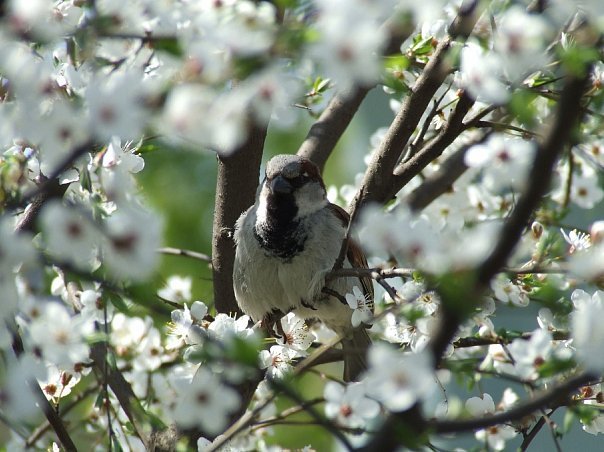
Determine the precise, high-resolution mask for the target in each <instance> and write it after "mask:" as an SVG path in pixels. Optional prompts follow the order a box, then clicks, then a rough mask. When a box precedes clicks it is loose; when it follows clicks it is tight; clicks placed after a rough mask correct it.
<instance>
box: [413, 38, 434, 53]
mask: <svg viewBox="0 0 604 452" xmlns="http://www.w3.org/2000/svg"><path fill="white" fill-rule="evenodd" d="M416 38H419V39H417V40H416V41H415V40H414V41H415V42H414V44H413V45H412V46H411V49H410V51H411V52H412V53H413V54H414V55H427V54H429V53H432V50H433V49H434V46H433V45H432V43H433V38H432V36H428V37H425V38H423V37H422V36H421V35H417V36H416Z"/></svg>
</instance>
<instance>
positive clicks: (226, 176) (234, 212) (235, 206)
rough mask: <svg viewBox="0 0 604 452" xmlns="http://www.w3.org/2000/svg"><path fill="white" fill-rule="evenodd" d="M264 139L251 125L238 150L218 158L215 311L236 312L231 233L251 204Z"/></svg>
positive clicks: (262, 131) (213, 264) (214, 247)
mask: <svg viewBox="0 0 604 452" xmlns="http://www.w3.org/2000/svg"><path fill="white" fill-rule="evenodd" d="M265 137H266V127H260V126H254V127H252V128H251V130H250V131H249V135H248V139H247V141H246V142H245V143H244V144H243V145H242V146H241V147H240V148H239V149H237V150H236V151H235V152H233V154H231V155H229V156H219V157H218V180H217V181H216V200H215V204H214V230H213V233H212V235H213V237H212V266H213V279H214V303H215V307H216V310H217V311H218V312H223V313H234V312H239V308H238V306H237V301H236V300H235V294H234V292H233V262H234V260H235V244H234V242H233V231H234V228H235V222H236V221H237V219H238V218H239V216H240V215H241V213H242V212H243V211H244V210H245V209H247V208H248V207H250V206H251V205H252V204H253V203H254V197H255V193H256V188H257V187H258V174H259V171H260V162H261V160H262V150H263V147H264V139H265Z"/></svg>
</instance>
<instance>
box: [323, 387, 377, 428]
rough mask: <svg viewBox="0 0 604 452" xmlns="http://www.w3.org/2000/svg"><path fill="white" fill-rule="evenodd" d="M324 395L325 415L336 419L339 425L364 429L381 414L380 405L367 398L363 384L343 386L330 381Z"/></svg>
mask: <svg viewBox="0 0 604 452" xmlns="http://www.w3.org/2000/svg"><path fill="white" fill-rule="evenodd" d="M323 393H324V396H325V415H326V416H327V417H328V418H330V419H334V420H335V421H336V422H337V424H338V425H341V426H344V427H350V428H362V427H365V425H366V422H367V420H371V419H372V418H374V417H376V416H377V415H378V413H379V412H380V406H379V404H378V403H377V402H376V401H375V400H372V399H370V398H368V397H367V396H366V389H365V386H364V385H363V384H362V383H352V384H349V385H346V386H342V385H340V384H338V383H335V382H333V381H329V382H327V384H326V385H325V389H324V391H323Z"/></svg>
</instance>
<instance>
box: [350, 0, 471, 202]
mask: <svg viewBox="0 0 604 452" xmlns="http://www.w3.org/2000/svg"><path fill="white" fill-rule="evenodd" d="M476 5H477V2H476V1H470V2H466V3H465V4H464V5H462V7H461V10H460V12H459V15H458V16H457V18H456V19H455V21H454V22H453V23H452V24H451V26H450V27H449V29H450V34H449V35H448V36H447V37H446V38H444V39H443V40H441V41H440V43H439V44H438V46H437V48H436V50H435V51H434V54H433V55H432V57H431V58H430V60H429V61H428V63H427V64H426V66H425V68H424V70H423V72H422V73H421V75H420V76H419V78H418V79H417V81H416V82H415V85H414V86H413V88H412V93H411V94H410V95H409V96H407V97H406V98H405V100H404V101H403V104H402V105H401V109H400V110H399V112H398V114H397V115H396V117H395V118H394V121H393V122H392V124H391V125H390V128H389V129H388V132H387V133H386V136H385V137H384V140H383V141H382V143H381V145H380V147H379V148H378V149H377V150H376V152H375V153H374V155H373V158H372V160H371V162H370V164H369V167H368V169H367V171H366V172H365V177H364V179H363V182H362V185H361V187H362V190H363V195H362V196H360V195H359V196H357V197H355V200H354V201H353V205H352V206H351V209H350V210H351V211H354V210H356V209H357V208H359V207H361V206H363V205H366V204H367V203H369V202H378V203H384V202H387V201H388V200H389V199H390V198H391V197H392V196H393V194H394V193H396V191H393V174H394V170H395V167H396V165H397V163H398V161H399V159H400V157H401V155H402V153H403V151H404V149H405V147H406V146H407V143H408V141H409V139H410V138H411V135H412V134H413V131H414V130H415V129H416V127H417V125H418V123H419V121H420V119H421V117H422V114H423V112H424V111H425V110H426V108H427V107H428V104H429V103H430V100H431V99H432V97H433V96H434V94H435V93H436V90H437V89H438V88H439V87H440V86H441V85H442V83H443V82H444V80H445V79H446V77H447V76H448V74H449V70H448V69H447V68H446V67H445V56H446V55H447V54H448V50H449V47H450V46H451V43H452V42H453V39H455V38H456V37H458V36H460V37H464V36H467V35H468V34H469V32H470V31H471V29H472V28H473V27H474V24H475V22H476V19H477V18H476V16H475V14H474V10H475V8H476ZM399 177H400V176H399ZM399 185H400V184H399ZM401 186H402V185H401Z"/></svg>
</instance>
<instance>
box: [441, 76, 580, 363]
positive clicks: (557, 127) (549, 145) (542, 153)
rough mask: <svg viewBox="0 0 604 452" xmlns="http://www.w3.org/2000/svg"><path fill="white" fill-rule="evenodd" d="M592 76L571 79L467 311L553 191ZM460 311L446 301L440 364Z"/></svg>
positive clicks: (460, 318) (481, 270)
mask: <svg viewBox="0 0 604 452" xmlns="http://www.w3.org/2000/svg"><path fill="white" fill-rule="evenodd" d="M588 74H589V71H586V74H585V75H584V76H583V77H581V78H577V77H574V76H572V77H569V79H568V81H567V83H566V86H565V88H564V90H563V92H562V96H561V98H560V102H559V103H558V107H557V112H556V116H555V118H554V120H553V123H552V124H551V128H550V131H549V133H548V134H547V136H546V138H545V140H544V141H543V142H542V143H541V144H540V145H539V146H538V148H537V154H536V156H535V159H534V162H533V166H532V168H531V171H530V173H529V176H528V178H527V183H528V187H527V189H526V191H525V192H524V193H523V194H522V195H521V196H520V199H519V200H518V203H517V204H516V207H515V208H514V210H513V211H512V213H511V215H510V216H509V218H508V220H507V221H506V222H505V224H504V226H503V230H502V231H501V234H500V237H499V240H498V241H497V243H496V244H495V248H494V250H493V251H492V252H491V254H490V255H489V256H488V257H487V258H486V259H485V261H484V262H483V263H482V264H481V265H480V266H479V267H478V268H477V269H476V278H475V284H474V287H473V288H468V291H469V292H468V296H467V301H466V304H467V306H466V307H465V308H466V309H467V308H469V307H471V306H476V305H477V304H478V303H479V300H480V297H481V294H482V292H483V291H484V290H485V289H486V288H487V287H488V285H489V282H490V281H491V279H492V278H493V277H494V276H495V275H496V274H497V273H498V272H499V271H501V269H502V268H503V266H504V265H505V263H506V261H507V259H508V258H509V256H510V255H511V254H512V252H513V251H514V248H515V246H516V244H517V242H518V240H520V236H521V235H522V231H523V229H524V228H525V227H526V224H527V222H528V221H529V219H530V216H531V215H532V213H533V211H534V210H535V209H536V208H537V206H538V205H539V203H540V202H541V198H542V197H543V195H544V194H545V193H546V192H547V190H548V189H549V185H550V181H551V177H552V173H553V169H554V165H555V163H556V161H557V160H558V157H559V156H560V154H561V153H562V150H563V149H564V146H565V144H566V143H567V142H568V141H569V139H570V137H571V133H572V132H573V130H574V128H575V126H576V124H577V123H578V121H579V118H580V116H581V98H582V95H583V93H584V91H585V89H586V85H587V80H588V79H589V75H588ZM449 306H450V307H449ZM458 308H459V305H458V301H457V300H449V302H447V301H446V300H444V302H443V305H442V308H441V310H442V314H443V315H442V316H441V324H440V328H438V329H437V333H436V334H435V336H434V337H433V338H432V341H431V344H430V347H431V350H432V352H433V353H434V356H435V358H436V361H437V362H438V361H439V359H440V357H441V356H442V354H443V352H444V351H445V350H446V348H447V346H448V344H449V341H450V340H451V338H452V337H453V336H454V334H455V332H456V331H457V328H458V326H459V324H460V323H461V322H462V321H463V313H461V312H459V311H460V310H459V309H458ZM467 312H470V311H469V310H468V311H467Z"/></svg>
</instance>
